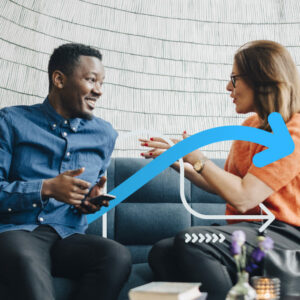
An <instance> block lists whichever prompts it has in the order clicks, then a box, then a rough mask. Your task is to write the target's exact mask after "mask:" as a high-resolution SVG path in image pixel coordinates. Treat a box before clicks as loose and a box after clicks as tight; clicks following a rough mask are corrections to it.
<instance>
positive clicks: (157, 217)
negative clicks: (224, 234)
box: [89, 158, 225, 263]
mask: <svg viewBox="0 0 300 300" xmlns="http://www.w3.org/2000/svg"><path fill="white" fill-rule="evenodd" d="M149 162H150V161H149V160H145V159H143V158H113V159H112V160H111V164H110V166H109V168H108V171H107V191H108V192H109V191H111V190H112V189H113V188H115V187H116V186H118V185H119V184H120V183H122V182H123V181H124V180H126V179H127V178H129V177H130V176H131V175H133V174H134V173H136V172H137V171H138V170H139V169H140V168H142V167H143V166H145V165H146V164H147V163H149ZM215 163H217V164H218V165H220V166H223V164H224V160H215ZM185 196H186V199H187V202H188V203H189V204H190V205H191V207H192V208H194V209H195V210H196V211H198V212H201V213H203V214H210V215H214V214H215V215H216V214H221V215H222V214H224V212H225V204H224V201H223V200H222V199H221V198H220V197H218V196H216V195H212V194H209V193H207V192H204V191H202V190H201V189H199V188H197V187H195V186H194V185H192V184H191V183H190V182H189V181H188V180H185ZM212 223H219V224H225V221H216V220H203V219H198V218H195V217H194V216H192V215H191V214H190V213H189V212H188V211H187V210H186V209H185V208H184V207H183V204H182V203H181V199H180V193H179V174H178V173H177V172H176V171H174V170H173V169H172V168H167V169H166V170H164V171H163V172H162V173H161V174H159V175H158V176H156V177H155V178H154V179H152V180H151V181H150V182H148V183H147V184H146V185H144V186H143V187H142V188H141V189H139V190H138V191H136V192H135V193H134V194H132V195H131V196H130V197H128V198H127V199H126V200H125V201H123V202H122V203H120V204H119V205H118V206H117V207H115V208H114V209H112V210H110V211H109V212H108V223H107V228H108V238H111V239H114V240H116V241H118V242H120V243H122V244H123V245H126V246H128V248H129V249H130V251H131V253H132V256H133V262H134V263H141V262H146V261H147V255H148V252H149V250H150V249H151V247H152V245H153V244H154V243H155V242H157V241H159V240H161V239H163V238H167V237H171V236H174V235H175V234H176V233H178V232H179V231H181V230H184V229H185V228H188V227H190V226H193V225H211V224H212ZM100 226H101V220H100V219H99V220H97V221H95V222H94V223H93V224H91V225H90V229H89V231H93V232H95V228H98V229H96V231H97V230H98V233H100V232H101V229H100Z"/></svg>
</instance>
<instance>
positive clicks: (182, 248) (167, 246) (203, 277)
mask: <svg viewBox="0 0 300 300" xmlns="http://www.w3.org/2000/svg"><path fill="white" fill-rule="evenodd" d="M260 226H261V223H259V222H242V223H238V224H234V225H226V226H210V227H207V226H203V227H191V228H189V229H187V230H185V231H183V232H180V233H179V234H177V235H176V237H175V238H169V239H164V240H162V241H160V242H158V243H157V244H155V245H154V246H153V248H152V249H151V251H150V254H149V264H150V266H151V268H152V270H153V271H154V273H155V275H156V280H161V281H188V282H201V283H202V286H201V290H202V291H205V292H208V299H209V300H212V299H213V300H221V299H225V297H226V294H227V293H228V291H229V289H230V288H231V287H232V286H233V285H234V284H235V282H236V273H237V270H236V266H235V261H234V259H233V257H232V255H231V254H230V244H231V234H232V232H233V231H235V230H243V231H244V232H245V233H246V236H247V243H246V245H247V252H248V253H249V252H252V250H253V248H255V247H256V246H257V233H258V228H259V227H260ZM186 233H189V234H192V233H196V234H199V233H202V234H204V235H205V234H206V233H209V234H213V233H216V234H219V233H222V234H223V235H224V236H225V237H226V239H225V241H224V242H223V243H219V242H216V243H205V242H202V243H197V242H196V243H195V244H193V243H185V239H186V238H185V234H186ZM267 235H268V236H270V237H271V238H272V239H273V240H274V248H279V249H299V247H300V246H299V245H300V231H299V229H297V228H295V227H292V226H289V225H287V224H285V223H282V222H278V221H275V222H273V223H272V225H271V226H269V227H268V230H267ZM252 275H258V274H257V273H256V274H252Z"/></svg>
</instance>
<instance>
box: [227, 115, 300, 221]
mask: <svg viewBox="0 0 300 300" xmlns="http://www.w3.org/2000/svg"><path fill="white" fill-rule="evenodd" d="M242 125H243V126H250V127H259V119H258V116H257V115H256V114H255V115H252V116H250V117H249V118H247V119H246V120H245V122H244V123H243V124H242ZM286 126H287V128H288V130H289V132H290V134H291V136H292V138H293V141H294V143H295V150H294V152H293V153H292V154H290V155H289V156H287V157H284V158H282V159H280V160H278V161H275V162H273V163H272V164H269V165H267V166H265V167H262V168H257V167H255V166H254V165H253V163H252V158H253V156H254V155H255V154H256V153H258V152H261V151H263V150H265V149H267V148H266V147H265V146H262V145H259V144H255V143H252V142H246V141H234V142H233V144H232V147H231V149H230V152H229V155H228V158H227V160H226V163H225V166H224V169H225V171H228V172H230V173H232V174H234V175H237V176H239V177H241V178H243V177H244V176H245V175H246V174H247V173H248V172H249V173H250V174H252V175H254V176H255V177H257V178H258V179H260V180H261V181H263V182H264V183H265V184H267V185H268V186H269V187H271V188H272V189H273V190H274V193H273V194H272V195H271V196H270V197H268V198H267V199H266V200H265V201H264V202H263V204H264V205H266V207H267V208H268V209H269V210H270V211H271V212H272V213H273V214H274V215H275V218H276V219H277V220H280V221H283V222H285V223H288V224H291V225H294V226H300V113H297V114H295V115H294V116H293V117H292V118H291V120H290V121H289V122H287V124H286ZM226 214H227V215H240V214H241V213H239V212H238V211H237V210H236V209H235V208H233V207H232V206H231V205H229V204H227V206H226ZM255 214H258V215H259V214H260V208H259V206H257V207H255V208H253V209H251V210H249V211H247V212H245V215H255ZM237 222H240V220H228V223H237Z"/></svg>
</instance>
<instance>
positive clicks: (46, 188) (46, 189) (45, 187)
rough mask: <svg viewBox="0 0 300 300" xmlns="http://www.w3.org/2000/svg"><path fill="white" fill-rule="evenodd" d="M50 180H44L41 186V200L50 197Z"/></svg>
mask: <svg viewBox="0 0 300 300" xmlns="http://www.w3.org/2000/svg"><path fill="white" fill-rule="evenodd" d="M51 194H52V193H51V179H44V180H43V184H42V191H41V195H42V198H43V199H44V198H47V197H51Z"/></svg>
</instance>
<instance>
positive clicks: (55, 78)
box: [52, 70, 66, 89]
mask: <svg viewBox="0 0 300 300" xmlns="http://www.w3.org/2000/svg"><path fill="white" fill-rule="evenodd" d="M52 83H53V86H55V87H57V88H58V89H62V88H63V87H64V85H65V83H66V76H65V74H64V73H62V72H61V71H59V70H55V71H54V72H53V73H52Z"/></svg>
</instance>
